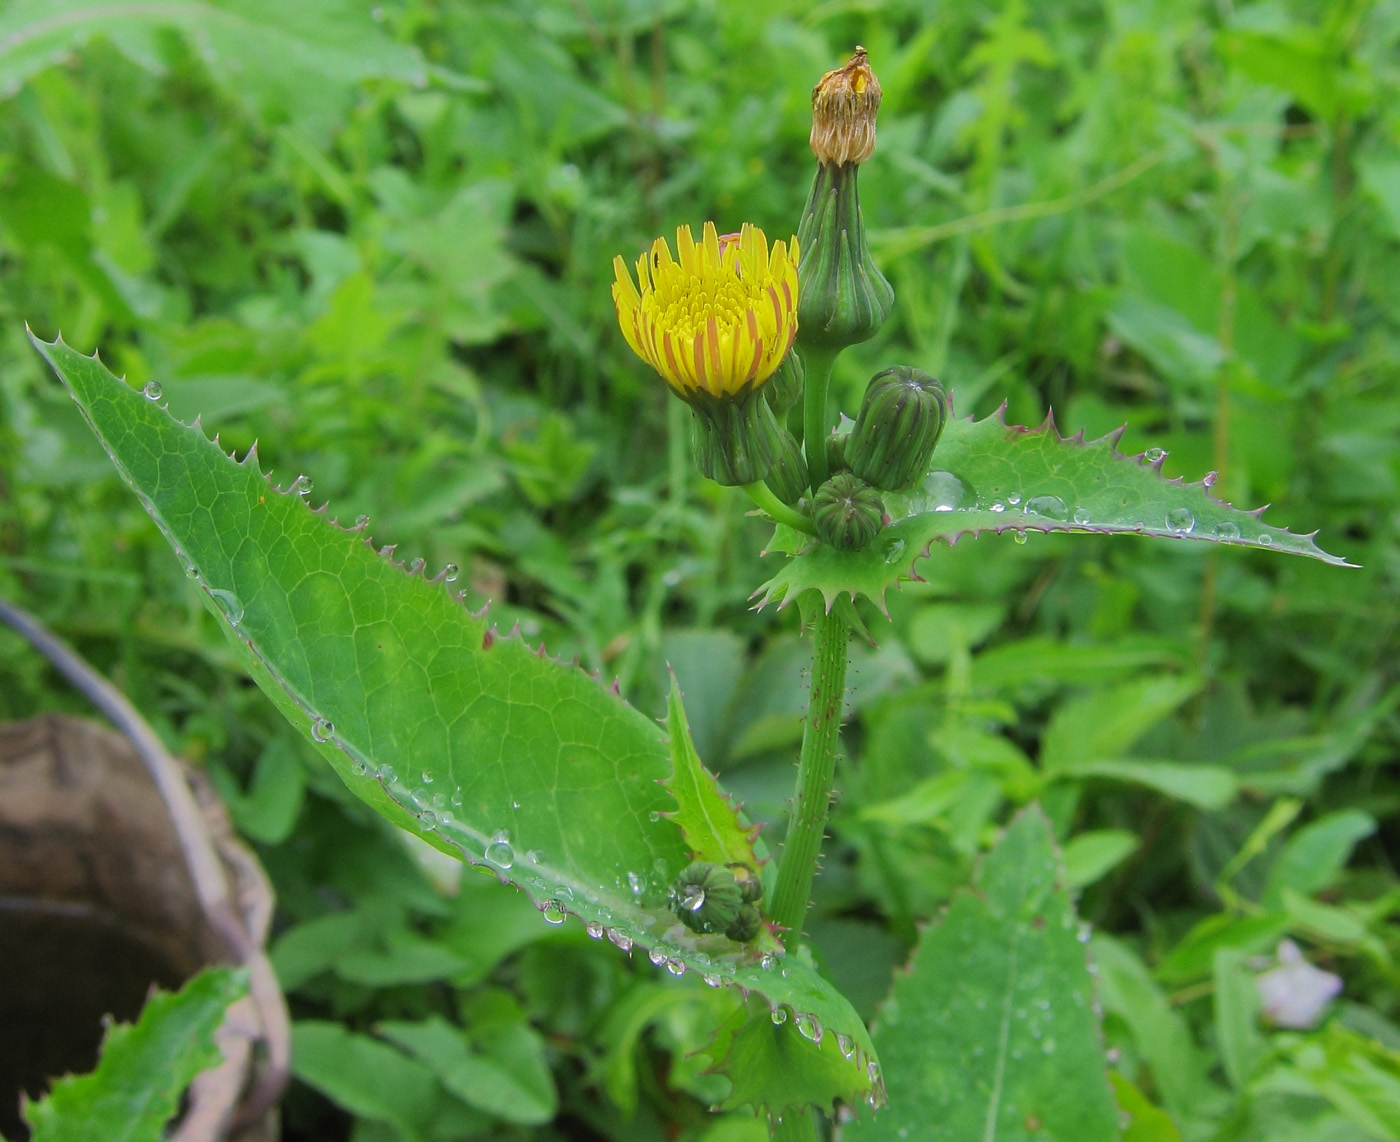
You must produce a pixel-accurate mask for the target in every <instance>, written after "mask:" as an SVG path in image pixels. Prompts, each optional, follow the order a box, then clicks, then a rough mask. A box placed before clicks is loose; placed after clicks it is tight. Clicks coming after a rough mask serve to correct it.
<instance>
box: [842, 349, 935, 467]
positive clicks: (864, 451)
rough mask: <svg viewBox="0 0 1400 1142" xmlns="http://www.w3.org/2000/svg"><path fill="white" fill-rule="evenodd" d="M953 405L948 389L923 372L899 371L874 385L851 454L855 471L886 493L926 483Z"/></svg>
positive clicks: (863, 405)
mask: <svg viewBox="0 0 1400 1142" xmlns="http://www.w3.org/2000/svg"><path fill="white" fill-rule="evenodd" d="M947 417H948V402H947V399H946V398H945V395H944V392H943V386H942V385H941V384H940V383H939V382H938V381H937V380H935V379H934V378H933V377H930V376H929V375H928V374H927V373H925V372H921V371H920V370H918V369H911V368H909V367H908V366H907V365H896V366H895V367H894V368H893V369H886V370H885V371H884V372H883V373H877V374H876V375H875V376H874V377H872V378H871V379H870V385H869V387H868V388H866V390H865V399H864V400H863V401H862V402H861V406H860V415H859V416H858V417H856V425H855V428H853V429H852V430H851V441H850V444H849V445H848V446H847V448H846V455H847V458H848V459H849V460H850V463H851V471H852V472H854V473H855V474H856V475H857V476H859V477H860V478H861V479H862V480H864V481H865V482H866V483H868V484H873V485H875V487H877V488H883V489H884V490H885V491H887V492H902V491H904V489H906V488H908V487H911V486H912V485H914V484H915V483H917V482H918V481H919V480H920V479H922V478H923V476H924V475H925V473H926V471H927V469H928V463H929V458H930V457H931V456H932V455H933V450H934V447H935V446H936V445H937V444H938V438H939V437H940V436H941V435H942V434H943V424H944V421H945V420H946V419H947Z"/></svg>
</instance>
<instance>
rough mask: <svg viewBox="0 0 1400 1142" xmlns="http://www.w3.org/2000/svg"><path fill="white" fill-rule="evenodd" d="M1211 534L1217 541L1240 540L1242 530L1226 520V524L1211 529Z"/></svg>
mask: <svg viewBox="0 0 1400 1142" xmlns="http://www.w3.org/2000/svg"><path fill="white" fill-rule="evenodd" d="M1211 534H1212V535H1214V536H1215V538H1216V539H1239V537H1240V529H1239V526H1238V525H1237V524H1233V523H1231V522H1230V521H1229V520H1226V521H1225V522H1224V523H1218V524H1216V525H1215V527H1214V528H1212V529H1211Z"/></svg>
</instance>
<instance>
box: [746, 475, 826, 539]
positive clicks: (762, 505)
mask: <svg viewBox="0 0 1400 1142" xmlns="http://www.w3.org/2000/svg"><path fill="white" fill-rule="evenodd" d="M740 487H742V488H743V489H744V494H745V495H746V496H748V497H749V499H751V500H753V502H754V504H755V505H757V507H758V508H759V510H760V511H764V512H767V513H768V515H769V516H770V517H771V518H772V519H774V520H775V521H776V522H778V523H785V524H787V525H788V527H793V528H796V529H797V530H798V531H801V532H805V533H806V534H807V535H816V534H817V529H816V526H815V525H814V524H813V523H812V521H811V520H810V519H808V518H807V517H806V516H805V515H803V514H802V513H801V512H800V511H798V510H797V509H796V508H790V507H788V506H787V504H785V503H783V501H782V500H780V499H778V497H777V496H775V495H774V494H773V489H772V488H770V487H769V486H768V485H767V484H765V483H763V481H761V480H760V481H759V482H758V483H756V484H741V485H740Z"/></svg>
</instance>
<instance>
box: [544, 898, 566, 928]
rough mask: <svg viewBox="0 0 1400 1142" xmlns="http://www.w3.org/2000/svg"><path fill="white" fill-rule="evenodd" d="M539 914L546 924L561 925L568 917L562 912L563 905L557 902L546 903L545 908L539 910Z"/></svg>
mask: <svg viewBox="0 0 1400 1142" xmlns="http://www.w3.org/2000/svg"><path fill="white" fill-rule="evenodd" d="M540 914H541V915H542V916H543V917H544V920H545V923H546V924H562V923H563V922H564V918H565V917H566V916H567V915H568V913H567V912H565V911H564V905H562V904H561V903H559V901H557V900H550V901H547V902H546V903H545V906H544V907H543V908H541V909H540Z"/></svg>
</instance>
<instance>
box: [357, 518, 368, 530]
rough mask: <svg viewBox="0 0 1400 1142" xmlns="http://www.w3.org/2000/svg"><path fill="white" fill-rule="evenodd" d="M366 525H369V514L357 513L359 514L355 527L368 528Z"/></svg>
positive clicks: (358, 528)
mask: <svg viewBox="0 0 1400 1142" xmlns="http://www.w3.org/2000/svg"><path fill="white" fill-rule="evenodd" d="M366 527H369V516H367V515H357V516H356V517H355V528H356V530H360V529H362V528H366Z"/></svg>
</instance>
